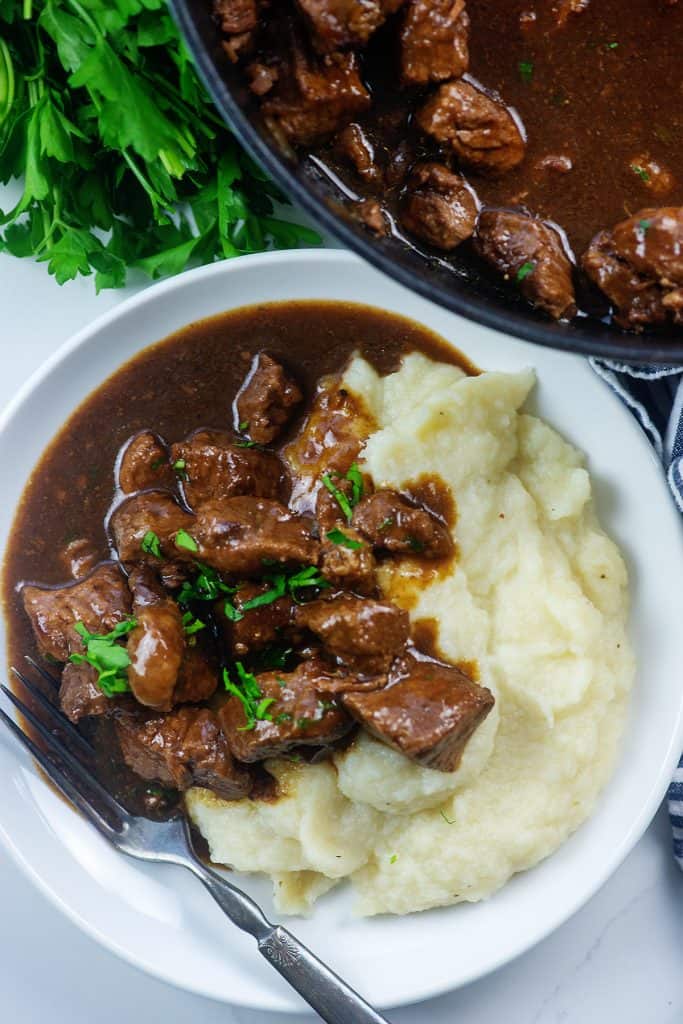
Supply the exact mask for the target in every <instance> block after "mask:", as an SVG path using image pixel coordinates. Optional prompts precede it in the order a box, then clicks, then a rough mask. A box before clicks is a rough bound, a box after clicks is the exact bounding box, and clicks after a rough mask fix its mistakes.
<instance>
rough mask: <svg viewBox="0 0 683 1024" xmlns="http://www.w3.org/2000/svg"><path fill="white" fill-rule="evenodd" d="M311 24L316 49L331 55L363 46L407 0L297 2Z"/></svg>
mask: <svg viewBox="0 0 683 1024" xmlns="http://www.w3.org/2000/svg"><path fill="white" fill-rule="evenodd" d="M296 2H297V5H298V6H299V8H300V10H301V12H302V14H303V15H304V17H305V18H306V20H307V21H308V23H309V25H310V27H311V29H312V32H313V37H314V41H315V45H316V47H317V49H319V50H320V51H321V52H322V53H331V52H332V51H333V50H338V49H340V48H341V47H344V46H356V47H357V46H364V45H365V44H366V43H367V41H368V40H369V38H370V36H371V35H372V34H373V33H374V32H376V31H377V29H378V28H379V27H380V25H382V24H384V22H385V21H386V19H387V18H388V17H389V15H391V14H393V13H394V12H395V11H397V10H398V9H399V7H401V5H402V4H403V3H404V0H296Z"/></svg>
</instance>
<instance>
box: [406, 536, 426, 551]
mask: <svg viewBox="0 0 683 1024" xmlns="http://www.w3.org/2000/svg"><path fill="white" fill-rule="evenodd" d="M408 547H409V548H410V550H411V551H414V552H415V554H416V555H419V554H421V553H422V552H423V551H424V549H425V546H424V544H423V543H422V541H421V540H418V539H417V537H408Z"/></svg>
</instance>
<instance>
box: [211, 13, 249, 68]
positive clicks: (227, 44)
mask: <svg viewBox="0 0 683 1024" xmlns="http://www.w3.org/2000/svg"><path fill="white" fill-rule="evenodd" d="M213 9H214V14H215V15H216V18H217V19H218V23H219V25H220V27H221V31H222V32H223V34H224V35H225V36H226V38H225V40H224V42H223V49H224V50H225V52H226V53H227V55H228V57H229V58H230V60H231V61H232V62H233V63H236V62H237V61H238V60H239V59H240V57H242V56H243V55H244V54H245V53H249V52H251V50H252V48H253V45H254V37H255V34H256V29H257V28H258V22H259V18H258V16H259V3H258V0H215V2H214V8H213Z"/></svg>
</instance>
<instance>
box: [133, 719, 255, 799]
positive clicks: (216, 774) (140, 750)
mask: <svg viewBox="0 0 683 1024" xmlns="http://www.w3.org/2000/svg"><path fill="white" fill-rule="evenodd" d="M116 732H117V734H118V738H119V742H120V744H121V752H122V753H123V757H124V760H125V762H126V764H127V765H128V766H129V767H130V768H132V770H133V771H134V772H136V773H137V774H138V775H140V776H141V777H142V778H143V779H150V780H153V781H155V782H160V783H161V784H162V785H163V786H172V787H173V788H174V789H179V790H181V791H183V790H186V789H189V788H190V786H204V787H206V789H211V790H213V791H214V793H216V794H217V795H218V796H220V797H223V798H224V799H225V800H238V799H240V797H243V796H247V794H248V793H249V790H250V789H251V777H250V775H249V774H248V772H246V771H245V770H244V769H243V768H241V767H239V766H238V765H236V764H235V762H234V761H233V759H232V755H231V753H230V748H229V747H228V743H227V740H226V738H225V736H224V735H223V732H222V731H221V728H220V725H219V723H218V719H217V717H216V715H215V713H214V712H213V711H210V710H209V709H208V708H190V707H184V708H179V709H178V710H177V711H172V712H171V714H169V715H159V714H154V713H153V712H150V711H140V712H137V713H121V714H120V715H118V716H117V718H116Z"/></svg>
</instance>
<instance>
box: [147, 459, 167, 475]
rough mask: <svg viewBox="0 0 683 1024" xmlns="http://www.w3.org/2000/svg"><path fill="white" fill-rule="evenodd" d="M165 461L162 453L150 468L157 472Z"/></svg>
mask: <svg viewBox="0 0 683 1024" xmlns="http://www.w3.org/2000/svg"><path fill="white" fill-rule="evenodd" d="M165 462H166V459H165V457H164V456H163V455H162V456H161V458H160V459H155V460H154V462H153V463H152V464H151V466H150V468H151V469H153V470H154V472H155V473H156V471H157V470H158V469H161V467H162V466H163V465H164V463H165Z"/></svg>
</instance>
